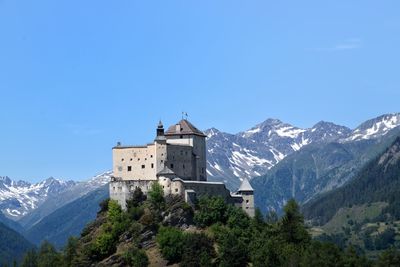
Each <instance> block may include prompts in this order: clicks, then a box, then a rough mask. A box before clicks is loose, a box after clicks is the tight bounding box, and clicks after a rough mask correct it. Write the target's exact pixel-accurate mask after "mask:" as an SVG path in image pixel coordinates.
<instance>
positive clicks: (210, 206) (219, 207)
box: [194, 197, 227, 227]
mask: <svg viewBox="0 0 400 267" xmlns="http://www.w3.org/2000/svg"><path fill="white" fill-rule="evenodd" d="M226 219H227V205H226V203H225V201H224V200H223V199H222V198H221V197H210V198H207V197H202V198H200V200H199V203H198V210H197V211H196V212H195V214H194V222H195V223H196V225H198V226H200V227H206V226H210V225H212V224H214V223H217V222H221V223H226Z"/></svg>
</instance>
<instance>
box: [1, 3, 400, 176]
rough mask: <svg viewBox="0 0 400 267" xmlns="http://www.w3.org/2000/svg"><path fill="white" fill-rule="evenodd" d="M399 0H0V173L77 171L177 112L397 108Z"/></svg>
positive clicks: (207, 123)
mask: <svg viewBox="0 0 400 267" xmlns="http://www.w3.org/2000/svg"><path fill="white" fill-rule="evenodd" d="M399 11H400V2H399V1H397V0H393V1H385V0H382V1H366V0H360V1H349V0H342V1H339V0H338V1H333V0H332V1H297V0H296V1H295V0H293V1H257V0H254V1H235V0H229V1H215V0H211V1H187V0H185V1H173V0H169V1H151V0H149V1H133V0H118V1H103V0H86V1H81V0H79V1H78V0H58V1H53V0H47V1H45V0H35V1H27V0H20V1H15V0H0V103H1V106H0V129H1V130H0V176H9V177H11V178H12V179H24V180H27V181H31V182H37V181H40V180H42V179H45V178H47V177H50V176H53V177H56V178H62V179H73V180H82V179H88V178H90V177H91V176H93V175H95V174H97V173H101V172H103V171H106V170H109V169H111V165H112V162H111V160H112V159H111V148H112V146H114V145H115V144H116V143H117V141H120V142H122V143H123V144H143V143H147V142H151V141H152V140H153V138H154V135H155V128H156V126H157V123H158V120H159V119H161V120H162V121H163V122H164V124H165V126H168V125H171V124H174V123H176V122H177V121H179V120H180V119H181V112H182V111H185V112H187V113H188V114H189V117H188V118H189V120H190V121H191V122H193V123H194V124H195V125H196V126H197V127H198V128H200V129H207V128H211V127H216V128H218V129H220V130H222V131H225V132H230V133H236V132H239V131H244V130H246V129H249V128H251V127H252V126H254V125H255V124H257V123H260V122H262V121H264V120H266V119H267V118H277V119H280V120H282V121H284V122H287V123H291V124H293V125H295V126H298V127H304V128H306V127H312V126H313V125H314V124H315V123H317V122H318V121H320V120H325V121H331V122H335V123H337V124H341V125H345V126H348V127H351V128H354V127H356V126H357V125H359V124H360V123H361V122H363V121H365V120H367V119H370V118H373V117H376V116H379V115H381V114H385V113H392V112H399V111H400V104H399V103H400V101H399V99H400V75H399V70H400V53H399V47H400V16H399V15H398V14H399Z"/></svg>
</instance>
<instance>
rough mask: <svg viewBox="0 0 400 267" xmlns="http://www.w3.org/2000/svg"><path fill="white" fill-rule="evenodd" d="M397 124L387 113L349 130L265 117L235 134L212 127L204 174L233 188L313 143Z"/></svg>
mask: <svg viewBox="0 0 400 267" xmlns="http://www.w3.org/2000/svg"><path fill="white" fill-rule="evenodd" d="M399 126H400V113H395V114H386V115H382V116H379V117H377V118H375V119H371V120H368V121H366V122H364V123H362V124H361V125H360V126H359V127H357V128H356V129H354V130H351V129H349V128H347V127H345V126H340V125H336V124H334V123H331V122H325V121H321V122H318V123H317V124H315V125H314V126H313V127H311V128H308V129H302V128H299V127H295V126H293V125H290V124H288V123H284V122H282V121H280V120H277V119H268V120H266V121H264V122H262V123H260V124H258V125H256V126H254V127H252V128H251V129H249V130H247V131H244V132H240V133H237V134H229V133H224V132H221V131H219V130H217V129H215V128H211V129H208V130H206V131H205V133H206V135H207V174H208V177H209V179H210V180H219V181H224V182H225V183H226V184H227V186H228V187H229V188H230V189H236V188H237V187H238V186H239V184H240V181H241V179H243V178H244V177H246V178H249V179H251V178H252V177H256V176H260V175H263V174H265V173H267V171H268V170H269V169H270V168H271V167H273V166H274V165H276V164H277V163H278V162H280V161H281V160H282V159H284V158H285V157H287V156H288V155H290V154H292V153H293V152H295V151H299V150H300V149H301V148H302V147H304V146H306V145H308V144H312V143H328V142H331V141H337V142H353V141H357V140H366V139H375V138H379V137H382V136H384V135H385V134H387V133H388V132H389V131H390V130H392V129H394V128H396V127H399Z"/></svg>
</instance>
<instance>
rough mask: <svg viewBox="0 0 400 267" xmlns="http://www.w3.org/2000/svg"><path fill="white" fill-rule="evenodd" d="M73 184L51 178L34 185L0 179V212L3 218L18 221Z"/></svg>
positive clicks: (5, 178)
mask: <svg viewBox="0 0 400 267" xmlns="http://www.w3.org/2000/svg"><path fill="white" fill-rule="evenodd" d="M75 184H76V183H75V182H73V181H62V180H59V179H55V178H52V177H51V178H48V179H46V180H44V181H42V182H40V183H36V184H31V183H28V182H25V181H13V180H11V179H10V178H9V177H0V210H1V211H2V212H3V214H4V215H5V216H7V217H9V218H11V219H13V220H18V219H20V218H22V217H23V216H25V215H27V214H28V213H30V212H32V211H33V210H34V209H36V208H38V207H39V206H40V205H41V204H42V203H43V202H45V201H46V200H47V199H49V198H52V197H53V196H57V195H58V194H60V193H62V192H63V191H65V190H67V189H68V188H71V187H73V186H74V185H75Z"/></svg>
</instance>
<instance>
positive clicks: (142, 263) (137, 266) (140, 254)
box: [124, 248, 149, 267]
mask: <svg viewBox="0 0 400 267" xmlns="http://www.w3.org/2000/svg"><path fill="white" fill-rule="evenodd" d="M124 259H125V261H126V262H127V263H128V264H129V266H133V267H147V266H148V265H149V258H148V257H147V255H146V253H145V252H144V251H143V250H141V249H138V248H132V249H130V250H128V251H127V252H126V253H125V254H124Z"/></svg>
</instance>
